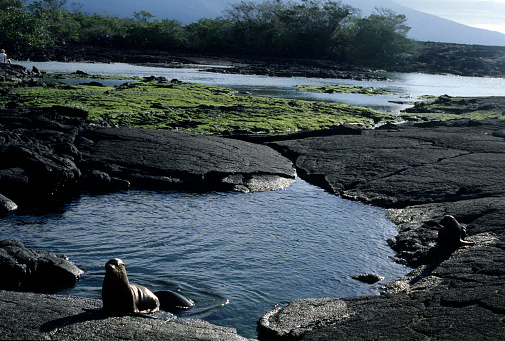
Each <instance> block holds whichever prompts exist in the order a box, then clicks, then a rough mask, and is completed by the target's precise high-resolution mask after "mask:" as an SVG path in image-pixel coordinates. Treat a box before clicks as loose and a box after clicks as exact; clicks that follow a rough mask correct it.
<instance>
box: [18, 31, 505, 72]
mask: <svg viewBox="0 0 505 341" xmlns="http://www.w3.org/2000/svg"><path fill="white" fill-rule="evenodd" d="M504 54H505V47H500V46H482V45H461V44H450V43H435V42H418V46H417V47H416V48H415V49H413V50H412V51H409V52H408V53H402V54H399V55H395V56H392V57H391V58H388V59H387V60H382V61H381V60H377V61H370V62H369V63H368V64H365V65H354V64H350V63H348V62H343V61H333V60H318V59H289V58H273V57H261V56H244V55H195V54H191V53H188V52H178V51H172V52H165V51H157V50H142V49H138V50H134V49H131V48H129V49H126V48H124V47H119V46H114V45H113V44H108V43H107V42H106V41H104V42H97V43H96V44H87V45H74V44H66V45H62V46H51V47H46V48H42V49H41V48H38V49H25V50H22V51H9V55H10V56H11V57H12V58H13V59H14V60H31V61H63V62H101V63H110V62H122V63H131V64H139V65H155V66H158V67H171V68H177V67H182V68H184V67H187V66H188V65H193V66H194V67H202V68H204V69H206V70H211V71H213V72H223V73H239V74H254V75H268V76H277V77H294V76H301V77H316V78H347V79H355V80H360V79H362V80H374V79H382V77H383V76H374V75H370V74H369V73H368V72H369V71H389V72H393V71H394V72H414V73H429V74H452V75H458V76H474V77H505V59H504V58H503V55H504ZM209 66H226V68H222V67H219V68H211V69H209V68H208V67H209Z"/></svg>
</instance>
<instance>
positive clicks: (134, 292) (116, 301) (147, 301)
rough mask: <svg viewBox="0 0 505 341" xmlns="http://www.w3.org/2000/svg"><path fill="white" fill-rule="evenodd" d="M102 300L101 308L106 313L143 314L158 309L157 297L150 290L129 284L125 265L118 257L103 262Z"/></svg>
mask: <svg viewBox="0 0 505 341" xmlns="http://www.w3.org/2000/svg"><path fill="white" fill-rule="evenodd" d="M102 301H103V308H102V310H103V311H104V312H106V313H108V314H117V315H128V314H136V313H141V314H145V313H154V312H156V311H158V310H159V309H160V302H159V300H158V297H156V295H154V294H153V293H152V291H151V290H149V289H147V288H146V287H143V286H140V285H134V284H130V282H129V281H128V276H127V275H126V269H125V265H124V263H123V261H122V260H121V259H119V258H114V259H111V260H110V261H108V262H107V263H106V264H105V278H104V280H103V285H102Z"/></svg>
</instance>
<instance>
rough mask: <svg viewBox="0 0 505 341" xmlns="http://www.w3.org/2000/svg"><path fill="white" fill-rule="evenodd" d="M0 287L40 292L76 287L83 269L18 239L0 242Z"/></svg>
mask: <svg viewBox="0 0 505 341" xmlns="http://www.w3.org/2000/svg"><path fill="white" fill-rule="evenodd" d="M0 272H1V273H2V278H1V280H0V289H3V290H22V291H27V290H31V291H39V290H45V289H49V288H50V289H57V288H65V287H69V286H73V285H74V284H75V283H76V282H77V281H78V280H79V277H80V276H81V274H82V273H83V271H82V270H81V269H79V268H78V267H77V266H75V265H74V264H73V263H71V262H69V261H68V260H65V259H63V258H59V257H57V256H56V255H54V254H52V253H49V252H46V251H35V250H28V249H26V248H25V247H24V245H23V244H22V243H21V242H19V241H16V240H2V241H0Z"/></svg>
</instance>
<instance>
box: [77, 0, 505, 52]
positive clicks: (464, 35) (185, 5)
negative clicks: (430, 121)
mask: <svg viewBox="0 0 505 341" xmlns="http://www.w3.org/2000/svg"><path fill="white" fill-rule="evenodd" d="M253 1H254V2H263V0H253ZM234 2H239V0H184V1H178V0H151V1H143V2H139V1H137V0H121V1H118V0H86V2H83V4H84V6H83V8H82V10H83V11H84V12H88V13H94V12H96V13H99V14H104V13H110V14H113V15H117V16H121V17H131V16H132V14H133V11H140V10H146V11H148V12H150V13H152V14H153V15H154V16H155V19H164V18H168V19H177V20H179V21H181V22H182V23H184V24H187V23H191V22H195V21H197V20H198V19H200V18H204V17H205V18H216V17H218V16H220V15H222V14H223V10H224V9H225V8H227V7H228V4H229V3H234ZM342 2H343V3H348V4H349V5H351V6H353V7H355V8H359V9H362V10H363V14H364V15H369V14H370V13H372V12H373V10H374V8H375V7H384V8H390V9H392V10H394V11H395V12H396V13H398V14H405V15H406V16H407V18H408V19H409V22H408V25H409V26H411V27H412V29H411V31H410V33H409V36H410V37H411V38H413V39H416V40H419V41H434V42H446V43H458V44H477V45H498V46H505V34H501V33H498V32H493V31H488V30H484V29H479V28H473V27H470V26H466V25H462V24H459V23H456V22H454V21H451V20H447V19H443V18H440V17H437V16H435V15H431V14H427V13H423V12H420V11H417V10H414V9H411V8H408V7H405V6H402V5H399V4H397V3H396V2H394V1H392V0H375V1H370V0H343V1H342Z"/></svg>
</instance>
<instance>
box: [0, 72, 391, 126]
mask: <svg viewBox="0 0 505 341" xmlns="http://www.w3.org/2000/svg"><path fill="white" fill-rule="evenodd" d="M62 77H66V76H64V75H58V76H56V77H55V81H54V82H42V83H39V82H30V83H21V84H19V83H18V84H12V83H11V84H6V83H3V85H2V92H1V93H2V95H1V96H0V103H3V104H4V106H6V107H20V108H27V109H33V108H54V107H57V108H58V110H60V111H61V110H64V109H68V110H72V111H73V112H74V113H75V112H77V111H78V112H79V115H80V116H82V117H86V118H89V119H93V120H100V121H105V122H107V123H109V124H111V125H119V126H132V127H139V128H150V129H170V130H183V131H188V132H192V133H198V134H206V135H233V134H270V135H272V134H289V133H294V132H300V131H309V130H319V129H327V128H332V127H335V126H338V125H341V124H360V125H363V126H373V125H376V124H377V123H384V122H389V121H393V120H394V119H395V117H393V116H391V115H389V114H387V113H382V112H379V111H375V110H372V109H369V108H363V107H357V106H351V105H345V104H338V103H327V102H318V101H304V100H293V99H284V98H274V97H257V96H236V91H235V90H233V89H229V88H223V87H217V86H209V85H202V84H197V83H183V82H180V81H177V80H171V81H168V80H167V79H165V78H162V77H161V78H156V77H149V78H146V79H143V80H141V81H135V82H126V83H123V84H122V85H119V86H103V85H102V84H100V83H98V82H95V81H92V82H89V83H81V84H79V85H69V84H64V83H61V82H58V81H57V80H58V79H61V78H62ZM76 77H77V78H84V79H100V77H102V79H109V78H108V77H107V76H93V75H87V76H85V75H71V76H68V78H76ZM125 78H127V77H125ZM115 79H123V78H122V77H117V78H116V77H115Z"/></svg>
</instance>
